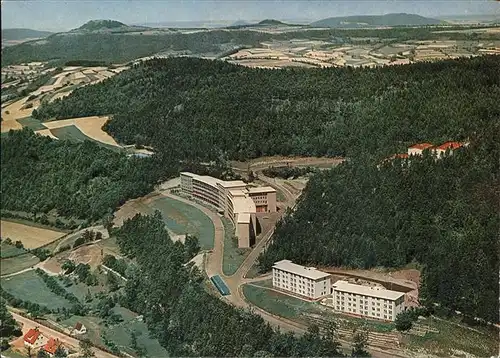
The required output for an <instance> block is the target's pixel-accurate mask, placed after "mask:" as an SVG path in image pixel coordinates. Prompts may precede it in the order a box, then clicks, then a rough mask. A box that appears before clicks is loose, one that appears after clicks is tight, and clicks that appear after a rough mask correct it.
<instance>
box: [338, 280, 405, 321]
mask: <svg viewBox="0 0 500 358" xmlns="http://www.w3.org/2000/svg"><path fill="white" fill-rule="evenodd" d="M332 289H333V291H332V297H333V308H334V310H335V311H338V312H343V313H348V314H352V315H356V316H361V317H367V318H373V319H379V320H385V321H394V320H395V319H396V316H397V315H398V314H399V313H400V312H403V311H404V310H405V302H404V301H405V299H404V298H405V294H404V293H403V292H398V291H392V290H387V289H385V288H382V287H369V286H362V285H357V284H353V283H349V282H347V281H337V282H335V283H334V284H333V286H332Z"/></svg>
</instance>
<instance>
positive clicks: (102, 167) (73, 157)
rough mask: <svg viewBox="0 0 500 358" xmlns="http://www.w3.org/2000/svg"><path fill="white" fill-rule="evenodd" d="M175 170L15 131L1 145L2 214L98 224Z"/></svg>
mask: <svg viewBox="0 0 500 358" xmlns="http://www.w3.org/2000/svg"><path fill="white" fill-rule="evenodd" d="M177 170H178V165H173V164H172V163H165V162H162V159H161V158H160V157H159V156H155V157H153V158H134V157H131V158H128V157H127V156H126V155H125V154H121V153H116V152H113V151H110V150H107V149H104V148H102V147H99V146H98V145H96V144H94V143H92V142H90V141H86V142H83V143H79V144H73V143H70V142H69V141H57V140H53V139H51V138H48V137H42V136H39V135H35V134H34V133H33V132H31V131H30V130H28V129H24V130H21V131H11V132H9V134H8V135H7V136H5V137H4V136H2V140H1V177H2V180H1V193H2V201H1V208H2V209H6V210H15V211H25V212H31V213H35V214H38V213H48V212H49V211H51V210H54V209H55V210H57V213H58V214H59V215H61V216H65V217H68V218H69V217H73V218H80V219H89V220H96V219H100V218H102V217H103V216H104V215H106V214H109V213H110V212H112V211H114V209H115V208H116V207H117V206H119V205H121V204H123V203H124V202H125V201H126V200H127V199H129V198H133V197H138V196H142V195H145V194H146V193H149V192H150V191H151V190H152V189H153V185H154V184H156V183H157V182H158V181H159V180H161V179H165V178H168V177H171V176H173V175H176V173H177Z"/></svg>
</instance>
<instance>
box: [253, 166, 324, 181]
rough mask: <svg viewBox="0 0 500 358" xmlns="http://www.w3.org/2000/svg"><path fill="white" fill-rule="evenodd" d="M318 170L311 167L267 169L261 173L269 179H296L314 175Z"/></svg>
mask: <svg viewBox="0 0 500 358" xmlns="http://www.w3.org/2000/svg"><path fill="white" fill-rule="evenodd" d="M318 171H319V170H318V169H316V168H312V167H305V168H301V167H269V168H266V169H264V170H262V173H263V174H264V175H265V176H267V177H269V178H282V179H289V178H291V179H296V178H298V177H301V176H304V175H307V174H310V173H316V172H318Z"/></svg>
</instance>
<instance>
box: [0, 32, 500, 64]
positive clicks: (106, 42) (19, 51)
mask: <svg viewBox="0 0 500 358" xmlns="http://www.w3.org/2000/svg"><path fill="white" fill-rule="evenodd" d="M84 26H85V25H84ZM99 26H100V25H99ZM453 29H463V28H461V27H456V28H453V27H447V28H444V27H443V28H436V27H419V28H393V29H349V30H343V29H324V30H297V31H293V32H287V33H278V34H272V33H266V32H260V31H251V30H225V29H224V30H211V31H201V32H195V33H189V34H187V33H182V32H180V31H176V30H175V29H170V30H168V32H162V31H161V30H160V31H159V32H158V33H157V34H150V33H149V34H141V33H140V32H138V33H137V31H138V30H137V29H133V28H130V30H131V31H133V32H135V33H133V34H132V33H115V34H110V33H96V32H94V33H69V34H66V33H61V34H53V35H51V36H49V37H48V38H46V39H44V41H43V42H41V41H39V40H35V41H29V42H25V43H22V44H19V45H16V46H9V47H6V48H3V49H2V59H1V61H2V66H5V65H11V64H17V63H25V62H31V61H50V60H58V61H63V62H64V61H68V60H74V59H92V60H96V61H106V62H112V63H124V62H128V61H132V60H134V59H137V58H139V57H144V56H149V55H153V54H155V53H159V52H165V51H166V52H168V51H173V52H175V51H177V52H182V53H186V54H192V55H199V54H208V53H211V54H223V53H224V52H225V51H228V50H231V49H234V48H237V47H240V46H259V44H260V43H261V42H263V41H269V40H291V39H309V40H310V39H315V40H324V41H330V42H332V44H335V43H366V42H370V41H373V40H370V39H368V40H367V38H372V39H373V38H375V39H379V40H376V41H382V42H391V41H406V40H414V39H419V40H438V39H444V40H478V39H484V40H494V39H495V35H496V34H494V33H491V34H490V33H487V32H483V33H468V32H455V33H453V32H447V33H441V32H440V30H448V31H449V30H453ZM153 30H154V29H153ZM144 31H146V29H145V30H144Z"/></svg>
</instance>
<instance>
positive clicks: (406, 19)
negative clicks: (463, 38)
mask: <svg viewBox="0 0 500 358" xmlns="http://www.w3.org/2000/svg"><path fill="white" fill-rule="evenodd" d="M445 23H446V22H445V21H442V20H437V19H431V18H429V17H424V16H420V15H415V14H404V13H401V14H386V15H362V16H341V17H329V18H327V19H323V20H319V21H316V22H313V23H311V26H319V27H323V26H324V27H363V26H364V27H366V26H422V25H439V24H445Z"/></svg>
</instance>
